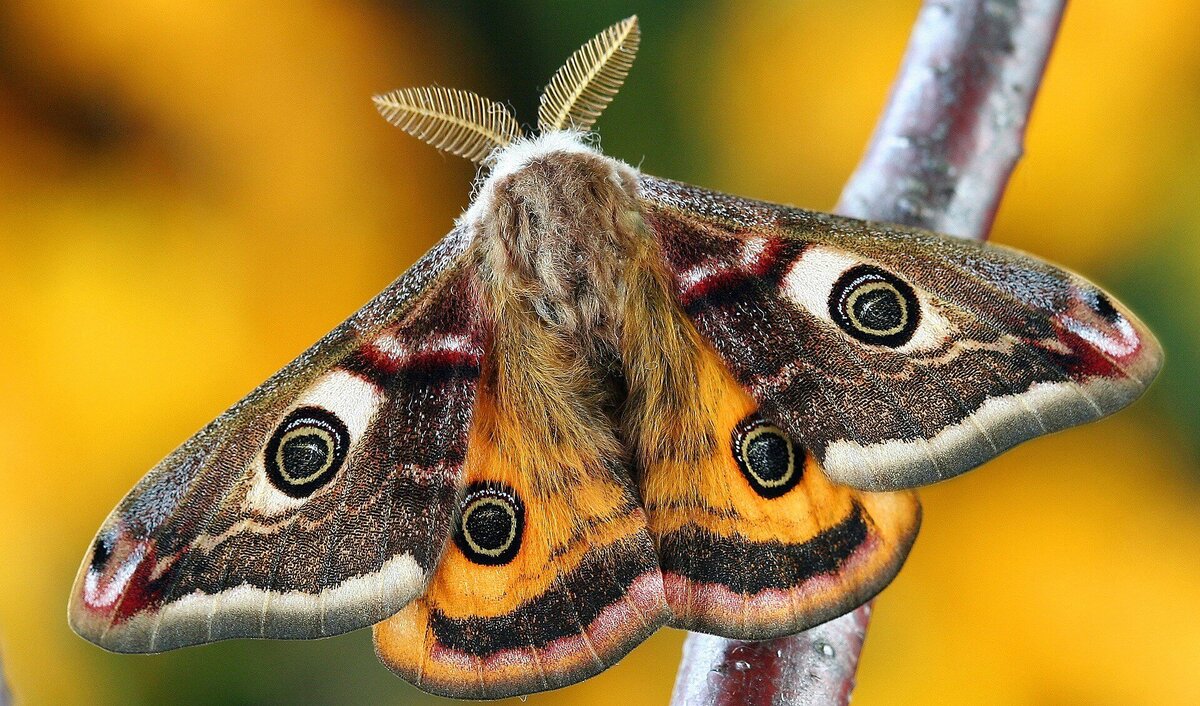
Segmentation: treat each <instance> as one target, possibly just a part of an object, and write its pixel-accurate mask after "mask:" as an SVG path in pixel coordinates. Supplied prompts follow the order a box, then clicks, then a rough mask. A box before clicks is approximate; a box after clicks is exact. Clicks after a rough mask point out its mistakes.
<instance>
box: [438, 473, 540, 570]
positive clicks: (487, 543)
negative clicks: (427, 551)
mask: <svg viewBox="0 0 1200 706" xmlns="http://www.w3.org/2000/svg"><path fill="white" fill-rule="evenodd" d="M459 508H460V511H459V519H458V526H457V527H456V528H455V531H454V543H455V544H457V545H458V548H459V549H460V550H461V551H462V553H463V555H465V556H466V557H467V558H468V559H470V560H471V561H473V562H475V563H476V564H486V565H489V566H497V565H500V564H507V563H508V562H510V561H512V560H513V557H515V556H516V555H517V551H518V550H520V548H521V535H522V534H524V530H525V506H524V505H523V504H522V503H521V499H520V498H518V497H517V494H516V492H514V491H513V489H512V488H509V487H508V486H507V485H504V484H502V483H496V482H483V483H475V484H473V485H471V486H470V487H469V488H467V492H466V494H464V495H463V499H462V502H461V503H460V504H459Z"/></svg>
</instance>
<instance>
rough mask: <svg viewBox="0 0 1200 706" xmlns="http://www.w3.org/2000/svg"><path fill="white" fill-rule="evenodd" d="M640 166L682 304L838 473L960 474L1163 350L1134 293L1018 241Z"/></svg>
mask: <svg viewBox="0 0 1200 706" xmlns="http://www.w3.org/2000/svg"><path fill="white" fill-rule="evenodd" d="M640 184H641V189H642V196H643V208H644V217H645V220H646V223H647V224H648V226H649V227H650V230H651V231H652V232H653V233H654V235H655V237H656V239H657V241H658V244H659V246H660V247H661V250H662V253H663V256H664V261H665V263H666V267H667V269H668V270H669V271H670V272H671V274H672V276H673V280H674V281H673V283H672V284H673V287H674V290H675V297H676V299H677V301H678V302H679V304H680V306H681V307H682V308H683V309H684V310H685V312H686V313H687V315H688V316H689V317H690V318H691V320H692V322H693V323H694V324H695V325H696V328H697V330H698V331H699V333H700V335H701V336H702V337H703V338H704V339H705V340H707V341H708V342H709V344H711V345H712V346H713V348H714V349H715V350H716V351H717V353H718V354H719V355H720V357H721V359H722V360H723V361H724V362H725V364H726V365H727V366H728V368H729V370H730V371H731V372H732V373H733V375H734V377H735V378H736V379H737V381H738V383H739V384H740V385H741V386H742V387H743V388H745V389H746V390H747V391H749V393H750V395H751V396H752V397H754V399H755V400H757V401H758V403H759V404H760V405H761V406H762V409H763V414H764V416H766V417H768V418H771V419H773V420H775V422H776V423H778V424H779V425H780V426H781V427H782V428H783V429H785V430H787V431H788V433H789V434H790V435H791V437H792V438H793V439H795V440H797V441H798V442H800V443H803V444H804V446H805V447H806V448H807V449H808V450H809V451H810V452H811V453H812V454H813V455H814V456H815V457H816V459H817V460H818V461H819V462H820V464H821V467H822V468H824V469H825V472H826V473H827V474H828V475H829V477H830V478H831V479H833V480H835V481H837V482H839V483H845V484H847V485H852V486H855V487H858V488H862V489H864V490H896V489H901V488H911V487H914V486H918V485H922V484H926V483H932V482H934V481H938V480H941V479H944V478H948V477H951V476H954V475H956V474H959V473H962V472H964V471H966V470H968V469H970V468H973V467H975V466H977V465H979V464H981V463H983V462H984V461H987V460H988V459H990V458H992V457H994V456H996V455H997V454H999V453H1001V452H1003V451H1004V450H1006V449H1008V448H1011V447H1012V446H1014V445H1016V444H1018V443H1020V442H1022V441H1025V440H1027V439H1030V438H1033V437H1035V436H1039V435H1041V434H1046V433H1049V432H1052V431H1056V430H1059V429H1064V428H1066V427H1069V426H1073V425H1076V424H1081V423H1083V422H1087V421H1090V420H1093V419H1097V418H1099V417H1102V416H1104V415H1106V414H1110V413H1112V412H1114V411H1116V410H1118V409H1120V408H1122V407H1124V406H1125V405H1127V404H1129V403H1130V402H1132V401H1133V400H1134V399H1136V398H1137V397H1138V396H1139V395H1140V394H1141V393H1142V391H1143V390H1145V389H1146V387H1147V386H1148V385H1149V384H1150V381H1151V380H1153V378H1154V376H1155V375H1156V374H1157V372H1158V369H1159V367H1160V366H1161V364H1162V351H1161V349H1160V348H1159V346H1158V344H1157V342H1156V341H1155V340H1154V336H1153V335H1152V334H1151V333H1150V332H1149V331H1148V330H1147V329H1146V327H1145V326H1143V325H1142V324H1141V322H1139V321H1138V320H1137V318H1136V317H1135V316H1134V315H1133V314H1132V313H1130V312H1129V310H1128V309H1126V308H1125V307H1123V306H1121V305H1120V304H1119V303H1117V302H1116V301H1115V300H1114V299H1113V298H1112V297H1110V296H1109V295H1107V294H1106V293H1104V292H1103V291H1101V290H1100V289H1099V288H1098V287H1096V286H1095V285H1094V284H1091V283H1090V282H1088V281H1086V280H1084V279H1083V278H1082V277H1080V276H1078V275H1076V274H1073V273H1070V272H1067V271H1065V270H1062V269H1060V268H1057V267H1055V266H1053V265H1050V264H1048V263H1045V262H1042V261H1039V260H1036V259H1035V258H1032V257H1030V256H1028V255H1024V254H1022V253H1017V252H1015V251H1012V250H1007V249H1005V248H1002V247H995V246H989V245H986V244H982V243H976V242H972V241H966V240H962V239H959V238H951V237H948V236H943V235H938V234H936V233H930V232H927V231H920V230H916V229H912V228H904V227H902V226H891V225H885V224H879V223H870V222H866V221H858V220H854V219H850V218H840V217H837V216H831V215H828V214H822V213H814V212H811V211H804V210H801V209H795V208H788V207H784V206H778V205H775V204H768V203H763V202H757V201H750V200H747V199H740V198H736V197H733V196H727V195H725V194H719V193H715V192H712V191H707V190H705V189H699V188H696V187H691V186H685V185H682V184H677V183H674V182H669V181H665V180H662V179H655V178H653V177H642V179H641V182H640Z"/></svg>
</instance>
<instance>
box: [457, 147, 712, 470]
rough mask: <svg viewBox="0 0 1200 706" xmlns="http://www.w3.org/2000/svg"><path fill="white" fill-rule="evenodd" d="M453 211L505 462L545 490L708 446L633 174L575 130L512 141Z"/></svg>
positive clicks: (685, 349) (692, 375) (689, 337)
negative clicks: (475, 281)
mask: <svg viewBox="0 0 1200 706" xmlns="http://www.w3.org/2000/svg"><path fill="white" fill-rule="evenodd" d="M492 162H493V164H494V167H493V169H492V171H491V173H490V175H489V176H488V177H487V179H486V180H485V181H484V182H483V183H482V184H481V186H480V188H479V191H478V193H477V195H476V200H475V202H474V203H473V204H472V206H471V207H470V209H469V210H468V211H467V213H466V214H465V215H464V220H465V221H466V224H467V225H468V226H469V227H470V228H472V230H473V232H474V234H475V240H474V244H473V246H472V247H473V248H474V251H475V252H474V256H475V258H476V260H477V262H478V265H479V267H478V272H479V277H480V282H479V285H480V289H481V291H482V292H483V293H484V296H485V298H486V299H487V300H488V303H489V304H490V309H491V313H492V317H493V318H492V326H493V339H492V355H491V356H490V360H491V361H492V362H491V366H490V369H489V370H488V371H486V377H485V379H486V383H485V384H488V385H492V386H494V391H493V392H494V394H493V396H492V398H493V399H495V400H497V403H498V404H499V405H501V408H500V409H497V410H496V412H497V419H498V420H499V422H498V424H499V428H498V429H497V431H496V434H497V435H498V437H499V438H498V439H496V442H497V443H498V444H499V445H500V446H501V447H502V448H507V449H510V450H511V454H505V456H506V457H507V458H506V460H509V461H511V462H512V463H514V464H515V465H516V466H518V467H527V468H528V470H529V471H530V472H531V473H532V474H533V475H534V476H535V477H539V478H541V479H543V481H544V482H546V483H549V484H550V487H548V488H547V490H548V491H549V490H551V489H553V490H561V489H563V484H564V483H566V484H567V485H571V482H570V480H571V478H572V477H575V476H576V475H577V474H581V473H589V472H596V470H600V469H601V468H605V469H608V470H609V471H610V472H611V471H612V470H614V469H616V468H620V467H628V466H629V465H630V464H632V466H633V468H634V469H637V468H645V467H647V466H648V465H650V464H652V463H654V462H655V461H656V460H658V459H662V458H667V457H670V458H680V457H683V458H688V457H699V456H701V455H703V454H704V453H706V452H707V451H708V450H710V449H711V448H712V447H713V444H714V443H715V440H714V430H713V428H712V422H711V421H710V420H711V416H710V415H706V414H705V413H704V411H703V409H702V407H703V404H702V402H701V400H700V398H699V394H698V391H697V390H696V385H695V381H696V379H697V377H698V370H699V352H700V346H701V343H700V340H699V336H698V334H697V333H696V332H695V330H694V328H693V327H692V325H691V324H690V323H689V322H688V321H687V320H686V319H685V318H684V315H683V313H682V312H681V311H680V310H679V309H678V307H677V305H676V304H675V301H674V299H673V297H672V295H671V292H670V289H669V279H668V275H667V273H666V272H665V270H664V268H663V264H662V262H663V259H662V256H661V254H660V252H659V250H658V248H659V246H658V243H657V241H656V240H655V238H654V237H653V235H652V233H651V232H650V230H649V229H648V228H647V226H646V224H645V222H644V220H643V218H642V212H641V206H640V203H641V201H640V199H639V196H638V191H637V190H638V186H637V184H638V180H637V172H636V171H635V170H634V169H633V168H632V167H630V166H628V165H626V164H624V163H623V162H620V161H618V160H615V159H611V158H609V157H605V156H603V155H602V154H600V153H599V152H598V151H597V150H595V149H593V148H592V147H590V146H588V145H586V144H585V143H584V142H583V141H582V139H581V137H580V135H579V134H578V133H569V132H552V133H549V134H547V135H545V136H542V137H539V138H535V139H532V140H523V141H520V142H517V143H514V144H513V145H512V146H510V147H508V148H506V149H504V150H502V151H500V152H499V153H497V154H496V155H494V157H493V158H492Z"/></svg>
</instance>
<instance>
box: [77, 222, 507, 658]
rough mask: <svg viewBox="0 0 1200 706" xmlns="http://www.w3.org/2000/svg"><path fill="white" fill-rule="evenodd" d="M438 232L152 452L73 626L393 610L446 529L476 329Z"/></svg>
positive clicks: (459, 262) (121, 628)
mask: <svg viewBox="0 0 1200 706" xmlns="http://www.w3.org/2000/svg"><path fill="white" fill-rule="evenodd" d="M467 242H468V237H467V234H466V233H464V232H461V231H455V232H453V233H451V234H450V235H449V236H447V237H446V238H445V239H443V240H442V242H441V243H439V244H438V245H437V246H435V248H434V249H433V250H431V251H430V252H429V253H428V254H427V255H426V256H425V257H424V258H422V259H421V260H420V261H418V262H417V264H415V265H414V266H413V267H412V268H411V269H410V270H409V271H408V272H407V273H405V274H404V275H403V276H401V277H400V278H399V279H398V280H397V281H396V282H395V283H393V284H392V285H391V286H389V287H388V288H387V289H386V290H385V291H384V292H383V293H382V294H380V295H379V296H378V297H376V298H375V299H374V300H372V301H371V302H370V303H369V304H367V305H366V306H365V307H364V308H363V309H362V310H361V311H359V312H358V313H357V314H355V315H354V316H353V317H351V318H350V319H349V320H348V321H346V322H345V323H343V324H342V325H341V326H339V327H338V328H337V329H335V330H334V331H333V332H331V333H330V334H329V335H327V336H326V337H325V338H323V339H322V340H321V341H320V342H318V343H317V344H316V345H314V346H313V347H312V348H311V349H310V350H308V351H307V352H305V353H304V354H302V355H301V356H300V357H299V358H297V359H296V360H295V361H293V362H292V363H291V364H289V365H288V366H287V367H285V368H284V369H283V370H281V371H280V372H279V373H277V374H276V375H274V376H273V377H272V378H270V379H269V380H268V381H267V382H265V383H264V384H263V385H262V386H260V387H259V388H258V389H256V390H255V391H254V392H252V393H250V395H248V396H247V397H246V398H245V399H243V400H242V401H241V402H238V403H237V404H235V405H234V406H233V407H232V408H230V409H229V410H228V411H227V412H225V413H224V414H222V415H221V416H220V417H218V418H217V419H216V420H215V421H213V422H212V423H211V424H209V425H208V426H207V427H205V428H204V429H203V430H201V431H200V432H199V433H198V434H196V435H195V436H194V437H192V438H191V439H190V440H188V441H186V442H185V443H184V444H183V445H182V446H180V447H179V448H178V449H176V450H175V451H174V452H173V453H171V454H170V455H169V456H167V458H166V459H164V460H163V461H162V462H160V463H159V464H158V465H157V466H156V467H155V468H154V469H152V470H151V471H150V473H149V474H148V475H146V477H145V478H143V479H142V481H141V482H140V483H138V485H137V486H136V487H135V488H134V489H133V490H132V491H131V492H130V493H129V495H128V496H127V497H126V498H125V499H124V500H123V501H122V502H121V503H120V505H119V506H118V507H117V508H116V509H115V510H114V511H113V513H112V514H111V515H110V516H109V518H108V520H107V521H106V522H105V524H104V525H103V527H102V528H101V529H100V532H99V534H98V535H97V537H96V539H95V541H94V542H93V544H92V547H91V550H90V551H89V552H88V555H87V556H86V557H85V559H84V562H83V565H82V566H81V567H80V571H79V574H78V577H77V579H76V582H75V587H74V589H73V593H72V598H71V604H70V621H71V625H72V627H73V628H74V629H75V631H76V632H78V633H79V634H80V635H82V636H83V637H86V638H87V639H89V640H91V641H92V642H95V643H96V644H98V645H100V646H102V647H105V648H107V649H110V650H115V651H120V652H156V651H161V650H167V649H171V648H175V647H181V646H184V645H191V644H196V643H202V642H209V641H213V640H220V639H224V638H232V637H281V638H312V637H321V636H325V635H333V634H337V633H341V632H345V631H348V630H353V629H356V628H360V627H365V626H367V625H370V624H372V623H375V622H377V621H379V620H383V619H384V618H386V617H388V616H389V615H392V614H393V613H395V612H396V611H397V610H399V609H400V608H401V607H403V606H404V605H405V604H406V603H408V602H409V601H410V600H411V599H412V598H413V597H414V596H416V595H418V594H419V593H420V592H421V591H422V590H423V589H424V586H425V584H426V582H427V578H428V575H429V573H430V572H431V570H432V569H433V566H434V564H435V563H436V562H437V559H438V557H439V556H440V554H441V552H442V547H443V545H444V543H445V541H446V537H447V536H448V532H449V529H450V517H451V516H452V514H453V506H454V502H455V500H456V491H457V487H458V478H459V474H460V472H461V467H462V464H463V462H464V458H465V453H466V447H467V434H468V428H469V426H470V419H471V410H472V406H473V403H474V390H475V382H476V379H477V378H478V375H479V370H480V356H481V351H482V349H483V345H484V340H483V334H482V331H483V330H484V325H483V323H482V321H481V320H482V318H483V315H484V313H483V312H482V311H481V308H480V303H479V301H480V300H479V298H478V296H477V294H476V293H475V286H474V283H473V278H472V273H471V272H470V270H469V268H468V267H467V266H466V265H465V262H464V256H463V253H464V251H465V248H466V246H467Z"/></svg>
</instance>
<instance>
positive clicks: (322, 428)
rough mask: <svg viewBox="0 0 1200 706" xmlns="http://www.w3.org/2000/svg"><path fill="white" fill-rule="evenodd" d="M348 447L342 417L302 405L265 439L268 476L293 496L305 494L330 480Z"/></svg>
mask: <svg viewBox="0 0 1200 706" xmlns="http://www.w3.org/2000/svg"><path fill="white" fill-rule="evenodd" d="M349 447H350V432H349V430H347V429H346V425H345V424H344V423H343V422H342V420H341V419H339V418H338V417H337V416H336V415H335V414H333V413H332V412H330V411H328V410H326V409H322V408H320V407H301V408H299V409H297V410H295V411H293V412H292V413H291V414H289V415H288V416H287V417H286V418H284V420H283V421H282V422H281V423H280V424H279V426H278V427H277V428H276V429H275V433H274V434H272V435H271V439H270V441H268V442H267V448H266V450H265V451H264V457H265V459H264V460H265V461H266V471H267V478H268V479H270V481H271V484H272V485H274V486H275V487H276V488H277V489H278V490H280V491H281V492H283V493H285V494H287V495H290V496H291V497H293V498H305V497H308V496H309V495H312V494H313V493H314V492H316V491H317V489H318V488H320V487H321V486H323V485H325V484H327V483H329V482H330V481H331V480H333V477H334V476H335V475H337V472H338V469H340V468H341V466H342V463H343V462H344V461H345V460H346V452H347V451H348V450H349Z"/></svg>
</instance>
